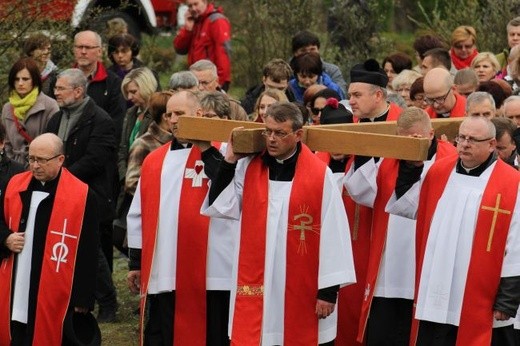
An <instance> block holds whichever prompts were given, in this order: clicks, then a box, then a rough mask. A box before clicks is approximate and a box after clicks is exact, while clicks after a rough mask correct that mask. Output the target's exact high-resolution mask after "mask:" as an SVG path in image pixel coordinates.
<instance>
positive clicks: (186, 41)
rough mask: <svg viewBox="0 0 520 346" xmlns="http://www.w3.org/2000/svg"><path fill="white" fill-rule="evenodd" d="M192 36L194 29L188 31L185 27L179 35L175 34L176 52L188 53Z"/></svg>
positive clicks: (174, 46)
mask: <svg viewBox="0 0 520 346" xmlns="http://www.w3.org/2000/svg"><path fill="white" fill-rule="evenodd" d="M192 37H193V31H188V30H186V29H185V28H181V30H180V31H179V33H178V34H177V36H175V38H174V39H173V48H174V49H175V52H176V53H177V54H181V55H185V54H188V50H189V49H190V45H191V38H192Z"/></svg>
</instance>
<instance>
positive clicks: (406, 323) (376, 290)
mask: <svg viewBox="0 0 520 346" xmlns="http://www.w3.org/2000/svg"><path fill="white" fill-rule="evenodd" d="M397 134H398V135H400V136H412V137H418V138H428V139H429V140H430V149H429V151H428V160H427V161H425V163H424V165H425V168H424V169H423V171H422V174H423V175H424V174H426V172H427V170H428V168H429V167H430V166H431V164H432V163H433V162H434V161H435V160H438V159H441V158H444V157H447V156H450V155H456V150H455V147H454V146H453V145H452V144H451V143H448V142H445V141H442V140H437V139H436V138H435V136H434V131H433V128H432V124H431V121H430V117H429V116H428V114H427V113H426V112H425V111H423V110H422V109H420V108H416V107H409V108H407V109H405V110H404V111H403V112H402V113H401V116H400V117H399V119H398V120H397ZM407 165H408V163H407V162H406V161H400V160H396V159H382V160H379V159H378V158H371V157H363V156H356V158H355V163H354V165H352V166H351V168H350V170H349V171H348V172H347V174H346V175H345V179H344V182H345V186H346V188H347V190H348V192H349V195H350V196H351V197H352V198H353V199H354V200H355V201H356V202H357V203H360V204H361V205H364V206H366V207H370V208H373V212H374V217H373V221H372V226H371V230H370V234H371V241H370V248H369V251H368V253H369V260H368V271H367V276H366V281H365V282H364V283H363V286H364V292H365V295H364V297H363V302H362V307H361V318H360V325H359V333H358V341H361V340H364V337H365V334H366V337H367V339H366V340H367V343H368V344H369V345H378V344H384V343H387V342H389V343H391V344H394V345H407V344H408V341H409V336H410V327H411V321H412V306H413V293H414V273H415V221H413V220H410V219H407V218H404V217H401V216H398V215H393V214H389V213H387V212H385V206H386V204H387V202H388V200H389V198H390V197H391V195H392V193H393V191H394V189H395V183H396V178H397V173H398V170H399V167H401V166H403V168H405V167H406V166H407Z"/></svg>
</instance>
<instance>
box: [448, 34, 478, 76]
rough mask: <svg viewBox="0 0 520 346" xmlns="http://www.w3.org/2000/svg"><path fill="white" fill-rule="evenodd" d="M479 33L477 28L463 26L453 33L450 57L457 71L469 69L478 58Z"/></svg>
mask: <svg viewBox="0 0 520 346" xmlns="http://www.w3.org/2000/svg"><path fill="white" fill-rule="evenodd" d="M476 44H477V32H476V31H475V28H473V27H472V26H468V25H461V26H459V27H457V28H456V29H455V30H453V32H452V33H451V49H450V57H451V62H452V64H453V66H454V67H455V68H456V69H457V70H461V69H463V68H465V67H469V66H470V65H471V62H472V61H473V59H474V58H475V57H476V56H477V54H478V51H477V46H476Z"/></svg>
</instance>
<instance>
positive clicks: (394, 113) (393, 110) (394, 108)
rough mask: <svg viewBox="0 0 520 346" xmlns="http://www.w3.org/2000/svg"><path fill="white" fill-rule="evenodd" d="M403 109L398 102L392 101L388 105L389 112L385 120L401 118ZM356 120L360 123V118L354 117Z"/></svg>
mask: <svg viewBox="0 0 520 346" xmlns="http://www.w3.org/2000/svg"><path fill="white" fill-rule="evenodd" d="M402 111H403V109H402V108H401V107H399V106H398V105H397V104H395V103H393V102H390V106H389V107H388V114H387V116H386V119H385V121H393V120H397V119H399V116H400V115H401V112H402ZM354 122H355V123H358V122H359V118H358V117H354Z"/></svg>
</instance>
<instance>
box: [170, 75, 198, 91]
mask: <svg viewBox="0 0 520 346" xmlns="http://www.w3.org/2000/svg"><path fill="white" fill-rule="evenodd" d="M169 85H170V90H187V89H192V88H195V87H197V86H198V85H199V80H198V79H197V77H196V76H195V75H194V74H193V72H191V71H180V72H175V73H174V74H172V76H171V77H170V82H169Z"/></svg>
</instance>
